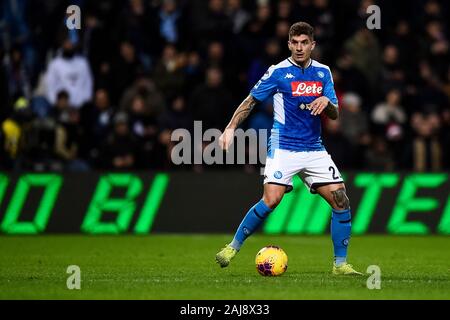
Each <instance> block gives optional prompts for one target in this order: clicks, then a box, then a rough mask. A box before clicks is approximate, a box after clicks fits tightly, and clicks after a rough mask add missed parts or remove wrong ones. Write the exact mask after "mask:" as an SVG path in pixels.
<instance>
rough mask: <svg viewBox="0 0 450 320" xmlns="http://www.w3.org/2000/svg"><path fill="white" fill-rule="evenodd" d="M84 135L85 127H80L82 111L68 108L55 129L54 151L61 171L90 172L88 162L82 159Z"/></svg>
mask: <svg viewBox="0 0 450 320" xmlns="http://www.w3.org/2000/svg"><path fill="white" fill-rule="evenodd" d="M83 135H84V131H83V127H82V126H81V125H80V110H79V109H75V108H68V109H67V110H65V111H63V113H62V114H61V115H60V117H59V121H58V124H57V125H56V128H55V151H54V152H55V155H56V158H57V160H59V161H57V163H59V165H60V166H61V170H68V171H87V170H89V166H88V165H87V163H86V161H84V160H82V159H80V149H81V148H82V146H81V144H82V143H83V142H84V141H83V138H84V137H83ZM54 168H55V167H54Z"/></svg>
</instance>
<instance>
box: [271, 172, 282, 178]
mask: <svg viewBox="0 0 450 320" xmlns="http://www.w3.org/2000/svg"><path fill="white" fill-rule="evenodd" d="M273 176H274V177H275V179H281V178H283V174H282V173H281V171H275V173H274V174H273Z"/></svg>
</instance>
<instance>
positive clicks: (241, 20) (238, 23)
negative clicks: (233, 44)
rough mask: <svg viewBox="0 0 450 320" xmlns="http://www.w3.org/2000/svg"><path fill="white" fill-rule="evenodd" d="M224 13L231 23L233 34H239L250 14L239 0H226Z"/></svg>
mask: <svg viewBox="0 0 450 320" xmlns="http://www.w3.org/2000/svg"><path fill="white" fill-rule="evenodd" d="M226 14H227V16H228V18H229V20H230V21H231V23H232V30H233V33H234V34H239V33H240V32H241V31H242V29H243V28H244V26H245V24H246V23H247V22H248V20H250V14H249V13H248V12H247V11H246V10H244V9H243V8H242V1H241V0H228V1H227V7H226Z"/></svg>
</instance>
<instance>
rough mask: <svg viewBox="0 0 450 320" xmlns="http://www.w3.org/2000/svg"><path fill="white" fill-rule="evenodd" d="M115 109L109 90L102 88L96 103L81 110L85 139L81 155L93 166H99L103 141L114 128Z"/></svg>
mask: <svg viewBox="0 0 450 320" xmlns="http://www.w3.org/2000/svg"><path fill="white" fill-rule="evenodd" d="M114 112H115V107H114V106H113V105H112V104H111V102H110V97H109V93H108V91H107V90H105V89H103V88H100V89H97V91H96V92H95V97H94V103H93V104H87V105H85V106H84V107H83V108H82V109H81V113H80V116H81V125H82V127H83V130H84V132H85V139H84V143H83V145H82V148H81V149H80V154H81V155H82V156H83V157H84V159H86V160H87V161H88V162H90V163H91V165H94V166H97V164H98V162H99V159H98V157H99V152H100V147H101V144H102V142H103V141H105V139H106V138H107V137H108V134H109V132H110V130H111V128H112V122H113V116H114Z"/></svg>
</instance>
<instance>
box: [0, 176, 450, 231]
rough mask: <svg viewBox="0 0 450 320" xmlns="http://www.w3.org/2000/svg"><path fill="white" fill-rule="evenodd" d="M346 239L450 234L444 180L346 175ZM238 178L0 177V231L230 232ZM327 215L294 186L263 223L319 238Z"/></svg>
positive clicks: (240, 188) (244, 182)
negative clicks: (349, 217)
mask: <svg viewBox="0 0 450 320" xmlns="http://www.w3.org/2000/svg"><path fill="white" fill-rule="evenodd" d="M345 180H346V187H347V191H348V194H349V198H350V201H351V207H352V214H353V220H352V233H353V234H354V235H358V234H366V233H389V234H420V235H427V234H442V235H448V234H450V197H449V190H450V181H449V174H448V173H411V174H398V173H365V172H361V173H355V172H351V173H347V174H346V175H345ZM261 192H262V177H260V176H258V175H248V174H243V173H240V172H226V173H225V172H208V173H203V174H195V173H183V172H174V173H170V174H169V173H86V174H73V173H72V174H70V173H69V174H57V173H24V174H7V173H0V233H2V234H10V235H14V234H42V233H85V234H121V233H135V234H150V233H156V232H176V233H216V232H220V233H232V232H233V231H234V229H235V227H236V226H237V225H238V224H239V222H240V221H241V219H242V217H243V215H244V214H245V212H246V211H247V209H248V208H249V207H250V206H251V205H253V204H254V203H255V202H257V201H258V200H259V199H260V197H261ZM330 214H331V209H330V207H329V206H328V204H327V203H326V202H325V201H324V200H323V199H322V198H320V197H319V196H317V195H312V194H310V193H309V192H308V190H307V189H306V188H305V187H304V186H303V183H302V182H301V180H300V179H299V178H298V177H296V178H295V179H294V190H293V191H292V192H291V193H289V194H287V195H286V196H285V197H284V199H283V201H282V202H281V204H280V205H279V206H278V207H277V208H276V209H275V210H274V212H273V213H272V214H271V215H270V216H269V218H268V219H267V221H266V223H265V224H264V226H263V228H262V232H265V233H268V234H323V233H327V232H328V231H329V221H330Z"/></svg>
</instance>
